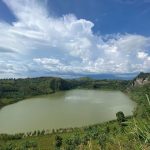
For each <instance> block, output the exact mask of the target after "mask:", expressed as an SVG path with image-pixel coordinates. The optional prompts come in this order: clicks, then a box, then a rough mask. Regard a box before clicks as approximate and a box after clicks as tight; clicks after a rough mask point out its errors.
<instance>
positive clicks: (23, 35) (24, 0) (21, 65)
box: [0, 0, 150, 79]
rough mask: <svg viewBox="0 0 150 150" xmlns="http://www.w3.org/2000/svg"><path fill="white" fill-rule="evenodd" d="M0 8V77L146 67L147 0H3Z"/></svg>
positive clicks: (126, 72) (131, 72)
mask: <svg viewBox="0 0 150 150" xmlns="http://www.w3.org/2000/svg"><path fill="white" fill-rule="evenodd" d="M87 10H88V11H87ZM0 12H1V13H0V32H1V35H0V58H1V59H0V78H1V79H3V78H28V77H29V78H32V77H40V76H43V77H44V76H52V75H55V76H56V77H57V76H59V77H62V78H64V77H65V76H69V77H71V78H73V77H74V76H76V75H77V76H78V75H81V74H83V75H85V76H87V75H103V74H107V75H112V77H113V75H115V77H118V78H120V77H119V75H120V76H122V77H121V78H132V77H135V76H136V75H137V74H138V73H140V72H150V44H149V43H150V30H149V26H150V20H149V16H150V1H149V0H143V1H142V2H141V1H140V2H139V1H138V0H125V1H124V0H101V1H99V0H93V1H92V2H91V1H90V0H86V1H85V0H82V1H73V0H70V1H67V2H66V1H60V0H44V1H42V0H30V1H29V0H2V1H0ZM123 76H124V77H123ZM110 78H111V77H110Z"/></svg>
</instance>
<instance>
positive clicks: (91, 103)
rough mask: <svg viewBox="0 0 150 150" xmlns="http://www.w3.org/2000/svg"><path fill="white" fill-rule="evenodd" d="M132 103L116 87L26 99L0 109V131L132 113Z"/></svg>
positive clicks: (63, 125) (62, 125) (79, 123)
mask: <svg viewBox="0 0 150 150" xmlns="http://www.w3.org/2000/svg"><path fill="white" fill-rule="evenodd" d="M135 107H136V103H135V102H133V101H131V100H130V99H129V97H127V96H126V95H125V94H124V93H122V92H120V91H100V90H81V89H75V90H70V91H64V92H58V93H55V94H51V95H46V96H38V97H34V98H30V99H26V100H23V101H20V102H17V103H15V104H11V105H8V106H6V107H3V108H2V109H0V133H9V134H11V133H18V132H28V131H34V130H38V129H39V130H42V129H50V130H52V129H57V128H66V127H81V126H86V125H91V124H95V123H101V122H104V121H109V120H112V119H115V118H116V116H115V115H116V112H118V111H123V112H124V114H125V115H132V113H133V111H134V108H135Z"/></svg>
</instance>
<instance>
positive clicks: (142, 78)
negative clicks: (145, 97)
mask: <svg viewBox="0 0 150 150" xmlns="http://www.w3.org/2000/svg"><path fill="white" fill-rule="evenodd" d="M149 83H150V73H143V72H141V73H140V74H139V75H138V76H137V77H136V78H135V79H134V80H133V82H132V86H134V87H136V86H142V85H145V84H149Z"/></svg>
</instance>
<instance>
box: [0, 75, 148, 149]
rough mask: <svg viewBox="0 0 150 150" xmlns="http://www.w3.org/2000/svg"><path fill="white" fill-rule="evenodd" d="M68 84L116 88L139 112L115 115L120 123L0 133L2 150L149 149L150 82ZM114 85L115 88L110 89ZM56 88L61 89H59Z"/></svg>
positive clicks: (103, 81)
mask: <svg viewBox="0 0 150 150" xmlns="http://www.w3.org/2000/svg"><path fill="white" fill-rule="evenodd" d="M147 77H148V78H149V75H144V78H147ZM138 78H139V77H138ZM87 80H88V81H87ZM134 81H136V79H135V80H134ZM66 82H67V83H69V82H71V83H70V85H71V86H69V88H77V87H78V88H83V87H84V88H92V86H93V84H94V85H95V84H98V85H99V86H98V87H99V88H100V89H101V88H104V87H106V89H111V88H112V87H113V86H114V87H115V88H114V89H120V90H123V91H124V92H125V93H126V94H127V95H128V96H130V97H131V98H132V100H134V101H136V103H137V109H136V110H135V112H134V115H133V116H132V117H125V116H124V114H123V112H116V117H117V118H116V119H117V120H113V121H109V122H105V123H102V124H96V125H92V126H87V127H82V128H70V129H69V128H68V129H58V130H56V131H55V130H53V132H52V133H51V132H48V131H44V130H43V131H33V132H30V133H26V134H16V135H7V134H1V135H0V150H1V149H2V150H14V149H16V150H26V149H27V150H28V149H33V150H34V149H35V150H37V149H39V150H45V149H49V150H55V149H62V150H99V149H101V150H149V149H150V102H149V98H150V83H147V84H143V85H140V86H133V84H132V81H130V82H129V81H107V80H102V81H98V80H94V81H93V80H91V79H79V80H78V81H77V82H76V81H75V80H68V81H66ZM102 83H105V84H102ZM121 84H122V85H121ZM100 85H101V86H100ZM111 85H112V87H109V86H111ZM69 88H66V89H69ZM93 88H95V87H93ZM96 88H97V87H96ZM54 89H57V90H60V89H59V88H56V87H55V88H54ZM54 89H53V90H54ZM31 96H32V95H31Z"/></svg>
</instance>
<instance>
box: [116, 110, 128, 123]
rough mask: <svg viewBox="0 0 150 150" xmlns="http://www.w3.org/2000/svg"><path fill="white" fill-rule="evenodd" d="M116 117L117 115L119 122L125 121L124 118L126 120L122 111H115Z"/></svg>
mask: <svg viewBox="0 0 150 150" xmlns="http://www.w3.org/2000/svg"><path fill="white" fill-rule="evenodd" d="M116 117H117V120H118V122H119V124H121V123H122V122H125V120H126V119H125V115H124V113H123V112H122V111H119V112H117V113H116Z"/></svg>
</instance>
